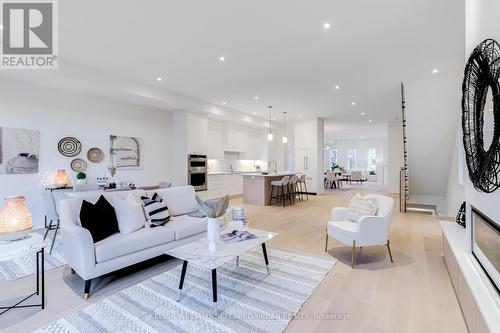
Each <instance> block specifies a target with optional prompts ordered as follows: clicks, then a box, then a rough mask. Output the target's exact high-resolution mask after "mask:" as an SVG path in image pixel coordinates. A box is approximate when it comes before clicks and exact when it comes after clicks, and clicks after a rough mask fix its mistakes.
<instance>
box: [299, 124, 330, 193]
mask: <svg viewBox="0 0 500 333" xmlns="http://www.w3.org/2000/svg"><path fill="white" fill-rule="evenodd" d="M323 137H324V120H323V119H319V118H318V119H313V120H304V121H298V122H296V123H295V171H296V172H298V173H303V174H305V175H306V183H307V190H308V192H311V193H318V194H321V193H323V191H324V189H323V186H322V184H323V177H324V175H323V161H324V151H323V145H324V143H323V142H324V138H323Z"/></svg>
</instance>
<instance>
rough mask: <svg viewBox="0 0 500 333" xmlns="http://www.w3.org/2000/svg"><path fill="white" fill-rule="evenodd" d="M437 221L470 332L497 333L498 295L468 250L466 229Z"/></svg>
mask: <svg viewBox="0 0 500 333" xmlns="http://www.w3.org/2000/svg"><path fill="white" fill-rule="evenodd" d="M440 224H441V228H442V230H443V239H442V245H441V246H442V253H443V256H444V260H445V262H446V266H448V272H449V274H450V278H451V282H452V283H453V287H454V288H455V293H456V295H457V299H458V302H459V303H460V308H461V309H462V313H463V315H464V318H465V322H466V323H467V328H468V329H469V332H471V333H483V332H486V333H487V332H495V333H496V332H500V296H499V295H498V293H497V291H496V290H495V289H494V287H493V286H492V285H491V282H490V281H488V278H487V277H486V276H485V275H484V274H483V273H482V272H481V267H480V266H479V264H478V263H477V262H476V261H475V259H474V258H473V257H472V254H471V253H470V252H469V245H468V242H467V237H468V233H467V231H466V230H465V229H464V228H462V227H460V226H459V225H458V224H456V223H453V222H449V221H441V222H440Z"/></svg>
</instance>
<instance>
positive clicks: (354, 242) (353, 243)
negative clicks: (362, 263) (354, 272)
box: [351, 240, 356, 268]
mask: <svg viewBox="0 0 500 333" xmlns="http://www.w3.org/2000/svg"><path fill="white" fill-rule="evenodd" d="M355 264H356V241H355V240H353V241H352V263H351V268H354V265H355Z"/></svg>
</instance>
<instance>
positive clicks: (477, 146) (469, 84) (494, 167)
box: [462, 39, 500, 193]
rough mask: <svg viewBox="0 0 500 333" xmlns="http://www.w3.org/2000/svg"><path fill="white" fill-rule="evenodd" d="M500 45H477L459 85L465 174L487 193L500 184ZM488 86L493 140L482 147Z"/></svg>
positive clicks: (488, 43) (486, 43)
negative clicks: (467, 173)
mask: <svg viewBox="0 0 500 333" xmlns="http://www.w3.org/2000/svg"><path fill="white" fill-rule="evenodd" d="M499 80H500V45H499V44H498V42H496V41H495V40H493V39H487V40H485V41H483V42H482V43H481V44H479V45H478V46H477V47H476V48H475V49H474V51H473V52H472V54H471V55H470V57H469V60H468V61H467V65H466V66H465V72H464V81H463V84H462V93H463V95H462V130H463V141H464V148H465V158H466V161H467V168H468V169H469V177H470V179H471V181H472V183H473V184H474V187H475V188H476V189H477V190H478V191H481V192H486V193H491V192H493V191H495V190H496V189H497V188H499V187H500V82H499ZM488 89H491V93H492V98H493V117H494V127H493V141H492V142H491V145H490V147H489V148H488V149H487V150H486V149H485V147H484V132H483V126H484V111H485V110H484V108H485V104H486V96H487V94H488Z"/></svg>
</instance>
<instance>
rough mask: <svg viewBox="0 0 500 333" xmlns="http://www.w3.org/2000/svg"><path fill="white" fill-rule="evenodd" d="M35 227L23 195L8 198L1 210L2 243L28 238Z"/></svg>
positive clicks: (0, 236) (0, 232) (0, 234)
mask: <svg viewBox="0 0 500 333" xmlns="http://www.w3.org/2000/svg"><path fill="white" fill-rule="evenodd" d="M32 227H33V223H32V219H31V213H30V212H29V210H28V208H27V207H26V204H25V198H24V197H23V196H22V195H16V196H11V197H6V198H5V199H4V202H3V206H2V207H1V208H0V241H4V240H9V241H10V240H18V239H22V238H24V237H26V236H27V235H28V234H29V232H30V231H31V228H32Z"/></svg>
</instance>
